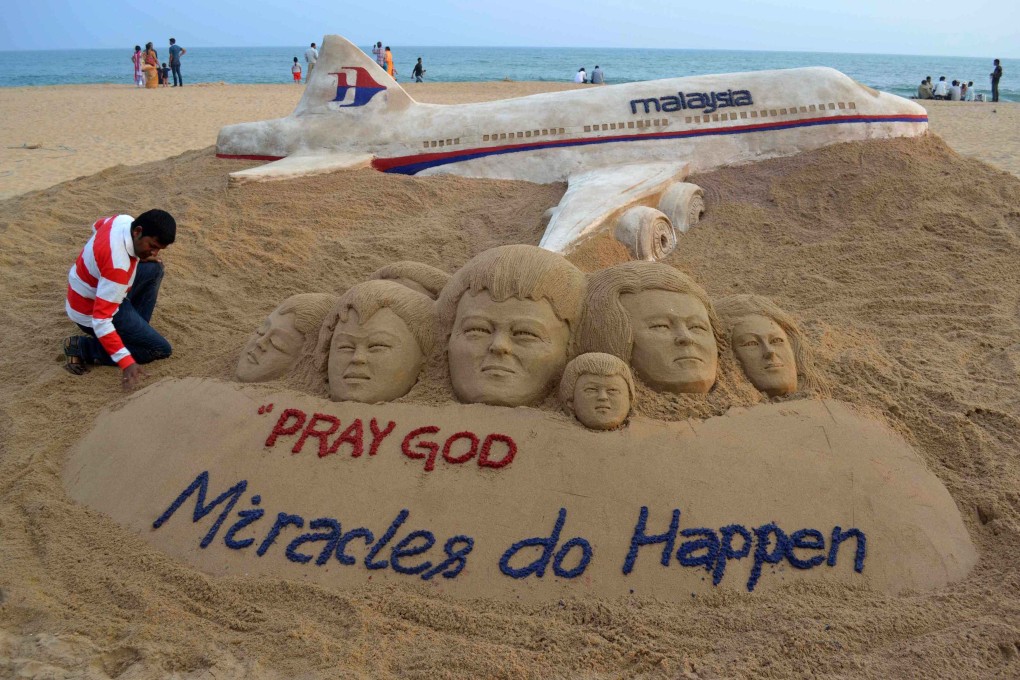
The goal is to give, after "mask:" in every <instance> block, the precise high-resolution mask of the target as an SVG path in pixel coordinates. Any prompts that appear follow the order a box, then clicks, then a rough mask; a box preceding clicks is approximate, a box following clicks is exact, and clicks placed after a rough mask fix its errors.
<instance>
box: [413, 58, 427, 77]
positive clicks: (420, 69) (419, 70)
mask: <svg viewBox="0 0 1020 680" xmlns="http://www.w3.org/2000/svg"><path fill="white" fill-rule="evenodd" d="M411 75H412V76H414V82H416V83H420V82H421V81H422V80H424V78H425V67H424V66H422V63H421V57H418V63H417V64H415V65H414V69H413V70H412V71H411Z"/></svg>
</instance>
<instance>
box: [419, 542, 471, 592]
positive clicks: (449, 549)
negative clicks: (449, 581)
mask: <svg viewBox="0 0 1020 680" xmlns="http://www.w3.org/2000/svg"><path fill="white" fill-rule="evenodd" d="M458 543H463V544H464V547H462V548H458V549H457V550H454V549H453V547H454V546H455V545H457V544H458ZM474 547H475V539H473V538H471V537H470V536H454V537H453V538H451V539H450V540H448V541H447V542H446V545H444V546H443V552H445V553H446V556H447V557H446V559H445V560H443V563H442V564H440V565H438V566H436V567H433V568H432V569H429V570H428V571H426V572H425V573H424V574H422V575H421V577H422V580H424V581H428V580H429V579H430V578H432V577H433V576H435V575H436V574H442V575H443V578H454V577H456V576H457V574H459V573H460V572H461V570H463V569H464V566H465V565H466V564H467V556H468V553H469V552H471V549H472V548H474ZM454 565H456V566H454ZM450 567H453V569H450ZM448 570H449V571H448Z"/></svg>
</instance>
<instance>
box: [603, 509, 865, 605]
mask: <svg viewBox="0 0 1020 680" xmlns="http://www.w3.org/2000/svg"><path fill="white" fill-rule="evenodd" d="M662 526H663V527H665V524H663V525H662ZM851 538H852V539H854V542H855V543H856V551H855V552H854V571H856V572H857V573H861V572H862V571H864V558H865V557H866V555H867V545H868V541H867V538H866V537H865V535H864V532H863V531H861V530H860V529H847V530H845V531H844V530H843V528H842V527H839V526H836V527H833V529H832V533H831V534H830V542H829V547H828V552H827V553H826V545H825V535H824V534H823V533H822V532H821V531H819V530H817V529H800V530H798V531H795V532H793V533H792V534H787V533H786V532H785V531H783V530H782V529H780V528H779V527H778V526H777V525H776V524H775V523H774V522H770V523H769V524H764V525H762V526H760V527H756V528H754V529H748V528H747V527H744V526H741V525H739V524H730V525H728V526H724V527H721V528H720V529H718V530H715V529H705V528H698V529H683V530H681V529H680V511H679V510H676V509H674V510H673V513H672V517H671V519H670V521H669V526H668V527H665V531H663V532H662V533H654V530H650V529H649V527H648V507H647V506H644V507H642V508H641V511H640V513H639V514H638V521H637V525H636V526H635V527H634V533H633V534H632V536H631V539H630V550H629V551H628V552H627V557H626V558H625V559H624V561H623V573H624V575H627V574H630V573H631V571H633V570H634V565H635V563H636V562H637V558H638V554H639V553H640V552H641V549H642V548H645V547H649V551H650V552H652V553H653V555H654V554H655V553H658V552H659V551H658V550H656V549H655V548H658V547H659V546H661V553H660V554H659V560H658V561H659V563H660V564H661V565H662V566H663V567H668V566H669V565H670V563H671V562H672V560H673V559H674V558H675V559H676V561H677V563H678V564H679V565H680V566H681V567H694V568H701V569H704V570H705V571H706V572H708V573H710V574H711V575H712V585H719V583H720V582H722V580H723V577H724V576H725V575H726V565H727V564H728V563H729V562H730V561H731V560H741V559H744V558H747V557H750V558H751V573H750V575H749V576H748V579H747V590H748V591H753V590H754V588H755V586H756V585H758V579H759V578H761V571H762V567H764V566H765V565H766V564H779V563H780V562H782V561H783V560H784V559H785V560H786V561H787V562H789V563H790V564H791V565H792V566H793V567H795V568H796V569H813V568H814V567H817V566H819V565H820V564H822V563H823V562H824V563H825V564H827V565H828V566H830V567H834V566H836V560H837V558H838V556H839V548H840V546H841V545H842V544H843V543H845V542H846V541H849V540H850V539H851ZM678 544H679V545H678ZM650 546H654V548H652V547H650ZM797 551H801V552H800V553H799V554H798V552H797ZM810 551H814V553H815V554H811V552H810ZM650 558H652V555H650V556H649V559H650Z"/></svg>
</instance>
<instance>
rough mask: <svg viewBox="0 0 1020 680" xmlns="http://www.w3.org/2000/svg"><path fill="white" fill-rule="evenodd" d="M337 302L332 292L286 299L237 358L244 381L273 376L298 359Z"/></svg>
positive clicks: (264, 322) (252, 336) (240, 375)
mask: <svg viewBox="0 0 1020 680" xmlns="http://www.w3.org/2000/svg"><path fill="white" fill-rule="evenodd" d="M335 302H336V298H335V297H333V296H332V295H324V294H320V293H302V294H300V295H293V296H291V297H289V298H287V299H286V300H284V301H283V302H282V303H281V304H280V305H279V306H278V307H277V308H276V309H274V310H273V311H272V312H270V314H269V316H268V317H267V318H266V320H265V321H263V322H262V325H261V326H260V327H259V328H258V330H256V331H255V333H253V334H252V335H251V337H250V338H248V342H247V343H246V344H245V346H244V349H242V350H241V356H240V357H239V358H238V360H237V369H236V371H235V374H236V375H237V379H238V380H240V381H241V382H262V381H265V380H274V379H276V378H279V377H281V376H282V375H284V374H285V373H286V372H287V371H289V370H290V369H291V368H292V367H293V366H294V363H295V362H296V361H297V360H298V357H299V356H300V354H301V350H302V347H303V346H304V343H305V339H306V338H308V337H309V336H311V337H315V334H316V333H317V332H318V330H319V326H320V325H321V324H322V319H323V318H324V317H325V316H326V313H327V312H329V310H330V308H331V307H332V306H333V304H334V303H335Z"/></svg>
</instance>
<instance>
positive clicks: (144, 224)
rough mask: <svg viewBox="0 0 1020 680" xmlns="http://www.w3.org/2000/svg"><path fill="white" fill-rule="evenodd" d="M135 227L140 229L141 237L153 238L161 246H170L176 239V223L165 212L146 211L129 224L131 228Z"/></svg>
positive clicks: (154, 209) (156, 209) (171, 216)
mask: <svg viewBox="0 0 1020 680" xmlns="http://www.w3.org/2000/svg"><path fill="white" fill-rule="evenodd" d="M135 227H141V228H142V236H155V237H156V240H157V241H159V242H160V244H161V245H163V246H168V245H170V244H171V243H173V242H174V239H175V238H177V221H176V220H174V216H173V215H171V214H170V213H168V212H167V211H166V210H159V209H158V208H153V209H152V210H146V211H145V212H143V213H142V214H141V215H139V216H138V217H136V218H135V221H134V222H132V223H131V228H132V229H134V228H135Z"/></svg>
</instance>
